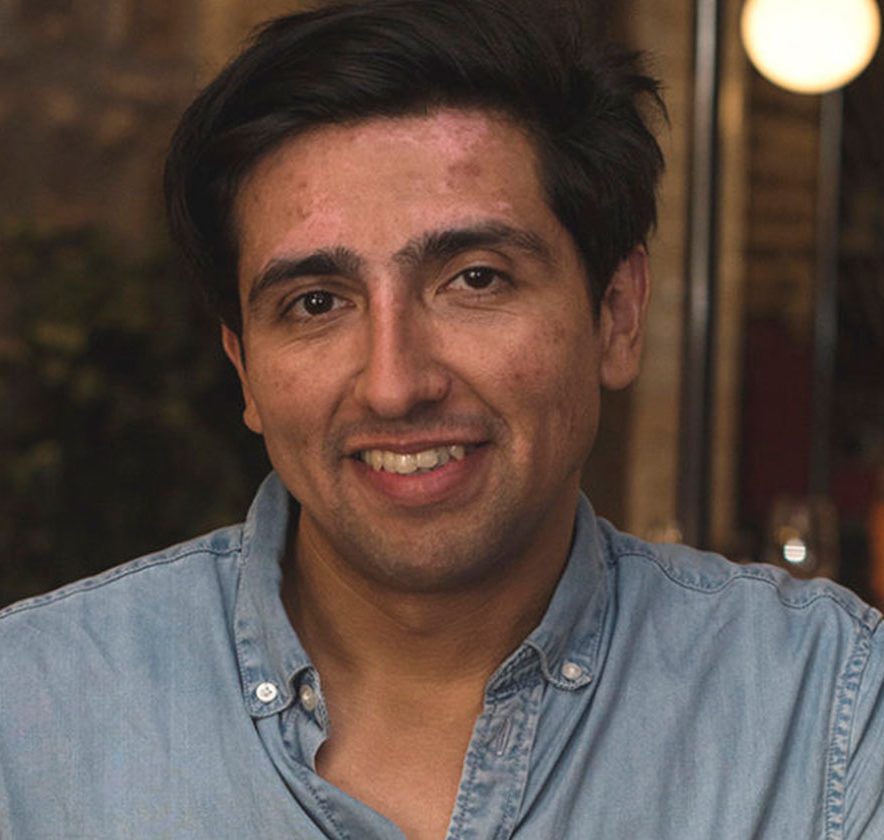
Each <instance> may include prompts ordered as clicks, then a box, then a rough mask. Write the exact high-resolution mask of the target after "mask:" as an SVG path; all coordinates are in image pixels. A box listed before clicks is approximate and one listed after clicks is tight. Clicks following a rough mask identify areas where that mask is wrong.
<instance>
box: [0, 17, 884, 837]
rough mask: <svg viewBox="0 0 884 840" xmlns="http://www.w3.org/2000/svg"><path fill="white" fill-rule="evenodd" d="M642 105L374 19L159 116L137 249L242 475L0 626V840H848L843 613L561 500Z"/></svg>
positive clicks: (623, 243)
mask: <svg viewBox="0 0 884 840" xmlns="http://www.w3.org/2000/svg"><path fill="white" fill-rule="evenodd" d="M655 100H656V85H655V83H654V82H653V81H651V80H650V79H648V78H647V77H645V76H643V75H641V73H640V72H639V71H638V70H637V69H636V66H635V62H634V59H633V58H631V57H630V56H626V55H623V54H620V53H617V52H615V51H612V50H610V49H608V48H605V47H603V46H601V45H600V44H598V43H593V41H592V40H591V39H589V38H587V37H584V36H579V35H577V34H576V33H575V31H574V21H573V19H572V18H569V17H560V16H558V15H556V14H552V13H551V10H550V9H549V8H543V7H540V8H538V7H537V6H536V5H533V6H532V5H530V4H529V5H527V6H526V7H525V8H519V9H518V10H514V7H513V4H512V3H506V2H503V0H445V2H441V0H440V2H436V0H429V2H428V1H427V0H424V2H417V0H375V2H366V3H358V4H353V5H345V6H339V7H335V8H329V9H326V10H320V11H316V12H311V13H306V14H301V15H295V16H293V17H289V18H285V19H282V20H280V21H277V22H275V23H272V24H271V25H269V26H268V27H267V28H265V29H264V30H263V32H262V33H261V34H260V35H259V36H258V37H257V40H256V41H255V42H254V43H253V44H252V45H251V46H250V47H249V48H248V49H247V50H246V52H245V53H244V54H243V55H242V56H240V57H239V58H238V59H237V60H236V61H234V62H233V63H232V64H231V65H230V66H229V67H228V68H227V69H226V70H225V71H224V72H223V73H222V74H221V75H220V76H219V77H218V79H216V80H215V82H213V83H212V85H210V86H209V88H208V89H207V90H206V91H205V92H204V93H203V94H202V95H201V96H200V98H199V99H198V100H197V101H196V102H195V103H194V105H193V106H191V108H190V109H189V111H188V113H187V114H186V115H185V117H184V120H183V121H182V124H181V126H180V127H179V130H178V133H177V135H176V138H175V141H174V143H173V147H172V151H171V154H170V158H169V163H168V167H167V192H168V196H169V206H170V213H171V218H172V224H173V231H174V233H175V236H176V238H177V240H178V242H179V243H180V244H181V245H182V246H183V248H184V251H185V253H186V254H187V255H188V257H189V259H190V261H191V263H192V264H193V266H194V267H195V269H196V272H197V276H198V277H199V278H200V280H201V281H202V282H203V283H204V284H205V288H206V291H207V293H208V296H209V298H210V299H211V300H212V301H213V302H214V304H215V305H216V307H217V309H218V312H219V315H220V317H221V320H222V324H223V326H222V337H223V345H224V349H225V351H226V353H227V355H228V356H229V358H230V360H231V362H232V363H233V364H234V365H235V367H236V370H237V371H238V373H239V377H240V380H241V383H242V389H243V394H244V399H245V412H244V418H245V422H246V423H247V424H248V426H249V427H250V428H251V429H252V430H254V431H255V432H257V433H259V434H261V435H263V437H264V441H265V444H266V446H267V450H268V453H269V455H270V459H271V462H272V463H273V466H274V470H275V472H274V474H273V475H272V476H271V477H270V478H269V479H268V480H267V481H266V482H265V484H264V485H263V486H262V488H261V489H260V491H259V493H258V496H257V498H256V500H255V502H254V504H253V506H252V509H251V510H250V512H249V514H248V518H247V519H246V521H245V523H244V525H242V526H237V527H234V528H229V529H225V530H222V531H219V532H216V533H214V534H210V535H208V536H206V537H202V538H200V539H197V540H194V541H192V542H189V543H185V544H183V545H180V546H176V547H174V548H171V549H169V550H167V551H165V552H162V553H159V554H157V555H154V556H151V557H147V558H142V559H141V560H137V561H134V562H133V563H130V564H128V565H125V566H122V567H119V568H117V569H115V570H112V571H111V572H108V573H106V574H105V575H102V576H99V577H98V578H95V579H92V580H89V581H84V582H81V583H79V584H75V585H73V586H71V587H68V588H66V589H63V590H61V591H59V592H56V593H53V594H50V595H47V596H43V597H42V598H37V599H34V600H32V601H29V602H25V603H23V604H20V605H18V606H15V607H12V608H11V609H10V610H8V611H7V612H6V613H5V615H4V616H3V618H2V619H0V628H2V629H0V633H2V636H0V638H2V653H0V663H2V664H0V680H2V681H0V686H2V695H0V813H2V818H0V834H2V836H3V837H4V838H11V839H14V838H15V839H17V838H41V840H42V838H54V837H58V838H62V837H64V838H74V837H77V838H80V837H82V838H86V837H88V838H119V837H136V838H163V837H168V838H203V837H205V838H219V837H221V838H228V837H229V838H242V837H246V836H252V835H253V834H254V832H256V831H257V832H259V833H260V834H261V835H262V836H265V837H271V838H283V837H292V838H298V840H311V838H326V837H331V838H353V839H354V840H356V838H358V839H359V840H363V838H401V837H403V836H405V837H408V838H418V839H419V840H424V838H443V837H448V838H509V837H513V838H522V840H547V838H549V839H550V840H553V839H555V840H558V838H589V837H598V838H655V840H662V839H663V838H711V837H715V838H749V837H766V838H777V839H778V840H779V838H786V837H794V838H810V837H826V838H848V837H849V838H854V837H867V838H872V837H882V836H884V810H882V808H881V807H880V800H881V793H882V788H884V784H882V779H884V775H882V767H884V742H882V734H884V710H882V708H881V706H882V702H884V699H882V698H884V695H882V680H884V631H882V630H881V629H880V615H879V614H878V613H877V612H876V611H874V610H872V609H871V608H868V607H866V606H865V605H863V604H862V603H861V602H860V601H858V600H857V599H856V598H854V597H853V596H852V595H851V594H849V593H847V592H846V591H844V590H842V589H840V588H838V587H836V586H834V585H832V584H829V583H824V582H812V583H805V584H798V583H795V582H793V581H791V580H789V579H788V578H786V577H784V576H783V575H781V574H779V573H777V572H776V571H774V570H772V569H766V568H761V567H759V568H753V567H738V566H733V565H731V564H729V563H727V562H726V561H724V560H722V559H720V558H717V557H714V556H709V555H701V554H699V553H696V552H693V551H691V550H688V549H684V548H676V547H659V546H653V545H649V544H646V543H643V542H641V541H639V540H637V539H634V538H632V537H629V536H627V535H624V534H620V533H618V532H616V531H615V530H614V529H613V528H612V527H611V526H610V525H608V524H607V523H605V522H603V521H600V520H597V519H596V518H595V517H594V515H593V513H592V510H591V508H590V507H589V504H588V502H587V501H586V499H584V498H583V497H581V495H580V492H579V477H580V473H581V468H582V465H583V463H584V461H585V459H586V456H587V455H588V453H589V450H590V448H591V445H592V441H593V437H594V435H595V431H596V426H597V421H598V400H599V391H600V388H602V387H608V388H619V387H623V386H625V385H627V384H628V383H629V382H630V381H631V380H632V379H633V378H634V377H635V375H636V374H637V371H638V364H639V354H640V348H641V337H642V327H643V320H644V315H645V309H646V305H647V299H648V271H647V258H646V252H645V247H644V243H645V239H646V236H647V234H648V232H649V229H650V227H651V226H652V224H653V221H654V190H655V184H656V180H657V176H658V174H659V172H660V169H661V166H662V161H661V157H660V152H659V149H658V147H657V144H656V142H655V141H654V138H653V135H652V134H651V131H650V129H649V127H648V120H649V119H650V118H651V116H652V115H651V114H649V113H648V111H647V110H646V109H647V108H648V107H650V108H653V106H654V102H655Z"/></svg>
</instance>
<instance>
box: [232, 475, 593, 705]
mask: <svg viewBox="0 0 884 840" xmlns="http://www.w3.org/2000/svg"><path fill="white" fill-rule="evenodd" d="M297 509H298V508H297V503H296V502H295V501H294V500H293V499H292V497H291V496H290V495H289V493H288V491H287V490H286V488H285V487H284V486H283V484H282V482H281V481H280V479H279V477H278V476H277V475H276V473H275V472H274V473H271V474H270V475H269V476H268V477H267V478H266V479H265V480H264V483H263V484H262V485H261V487H260V488H259V490H258V493H257V495H256V496H255V500H254V502H253V503H252V506H251V508H250V509H249V512H248V516H247V517H246V521H245V524H244V526H243V537H242V557H241V573H240V585H239V591H238V594H237V598H236V607H235V610H234V638H235V642H236V652H237V658H238V661H239V668H240V675H241V678H242V687H243V693H244V700H245V703H246V706H247V708H248V709H249V711H250V712H251V714H252V715H253V716H255V717H265V716H267V715H271V714H275V713H276V712H278V711H280V709H282V708H284V707H285V706H287V705H289V704H290V703H291V702H292V699H293V696H294V692H295V691H296V690H297V688H296V680H297V678H298V675H299V673H300V672H302V671H305V670H307V669H309V668H311V667H312V664H311V662H310V659H309V657H308V656H307V653H306V651H305V650H304V648H303V647H302V645H301V642H300V640H299V639H298V636H297V634H296V633H295V631H294V629H293V628H292V626H291V623H290V622H289V620H288V616H287V615H286V611H285V607H284V606H283V604H282V600H281V598H280V594H279V592H280V584H281V581H282V567H281V561H282V560H283V558H284V556H285V551H286V538H287V534H288V530H289V527H288V526H289V520H290V518H291V516H293V515H295V516H296V515H297ZM606 568H607V567H606V564H605V550H604V545H603V541H602V535H601V533H600V530H599V527H598V522H597V520H596V517H595V514H594V513H593V510H592V507H591V505H590V504H589V501H588V500H587V498H586V497H585V496H584V495H583V494H581V495H580V498H579V500H578V504H577V514H576V517H575V523H574V534H573V537H572V541H571V551H570V554H569V556H568V561H567V563H566V565H565V570H564V572H563V574H562V577H561V579H560V580H559V583H558V585H557V586H556V589H555V592H554V593H553V597H552V599H551V600H550V603H549V607H548V608H547V611H546V614H545V615H544V617H543V619H542V621H541V623H540V624H539V625H538V626H537V628H536V629H535V630H534V631H533V632H532V633H531V634H530V635H529V636H528V638H527V639H526V640H525V642H524V643H523V644H522V645H521V646H520V648H519V649H518V650H517V651H516V652H515V653H514V654H513V655H512V656H510V657H509V658H508V659H507V660H506V662H504V663H503V664H502V665H501V666H500V668H498V670H497V672H496V673H495V675H494V676H493V677H492V679H491V680H490V682H489V691H490V692H497V691H505V690H506V689H507V686H509V685H512V683H513V682H514V681H516V682H517V681H519V678H520V675H522V674H523V673H524V670H525V668H526V667H530V668H532V669H533V668H534V667H536V665H537V663H538V662H539V665H540V669H541V671H542V673H543V676H544V678H545V679H546V680H547V681H548V682H550V683H551V684H553V685H555V686H556V687H557V688H560V689H564V690H574V689H577V688H580V687H582V686H584V685H586V684H587V683H589V682H590V681H591V680H592V679H593V677H594V675H595V672H596V667H597V662H598V660H599V646H600V643H601V637H602V625H603V621H604V616H605V611H606V607H607V603H608V593H607V582H606ZM531 651H534V652H535V653H536V656H530V655H529V654H530V652H531ZM574 666H576V668H575V667H574ZM268 684H269V685H270V686H272V687H273V688H272V689H268V688H267V685H268ZM268 698H269V699H268Z"/></svg>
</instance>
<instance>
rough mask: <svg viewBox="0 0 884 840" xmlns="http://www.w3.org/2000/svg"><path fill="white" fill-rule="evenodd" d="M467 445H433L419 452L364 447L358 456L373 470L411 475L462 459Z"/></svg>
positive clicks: (430, 470)
mask: <svg viewBox="0 0 884 840" xmlns="http://www.w3.org/2000/svg"><path fill="white" fill-rule="evenodd" d="M467 449H468V447H466V446H461V445H460V444H454V445H453V446H435V447H433V448H431V449H424V450H423V451H421V452H410V453H407V454H406V453H403V452H390V451H389V450H387V449H365V450H363V451H362V452H360V453H359V455H358V457H359V459H360V460H361V461H364V462H365V463H366V464H368V466H370V467H371V468H372V469H373V470H374V471H375V472H379V471H380V470H383V471H384V472H391V473H396V474H397V475H411V474H412V473H426V472H432V471H433V470H437V469H439V468H440V467H444V466H445V465H446V464H447V463H448V462H449V461H462V460H463V459H464V458H465V457H466V454H467Z"/></svg>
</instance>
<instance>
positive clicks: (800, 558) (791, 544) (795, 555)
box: [783, 537, 807, 566]
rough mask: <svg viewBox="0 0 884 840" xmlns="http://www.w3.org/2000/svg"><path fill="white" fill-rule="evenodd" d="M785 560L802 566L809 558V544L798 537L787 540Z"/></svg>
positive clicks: (784, 546)
mask: <svg viewBox="0 0 884 840" xmlns="http://www.w3.org/2000/svg"><path fill="white" fill-rule="evenodd" d="M783 560H785V561H786V562H787V563H792V564H793V565H795V566H800V565H801V564H802V563H804V562H805V561H806V560H807V545H805V543H804V540H800V539H798V538H797V537H792V539H790V540H786V543H785V545H783Z"/></svg>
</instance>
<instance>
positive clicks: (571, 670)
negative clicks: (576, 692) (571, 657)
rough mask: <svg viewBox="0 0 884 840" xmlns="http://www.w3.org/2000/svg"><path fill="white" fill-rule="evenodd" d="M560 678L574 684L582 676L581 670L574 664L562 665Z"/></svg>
mask: <svg viewBox="0 0 884 840" xmlns="http://www.w3.org/2000/svg"><path fill="white" fill-rule="evenodd" d="M562 676H563V677H564V678H565V679H566V680H568V681H569V682H574V681H575V680H579V679H580V678H581V677H582V676H583V668H581V667H580V666H579V665H578V664H577V663H576V662H565V663H564V664H563V665H562Z"/></svg>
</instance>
